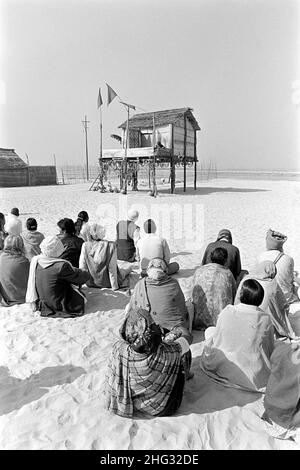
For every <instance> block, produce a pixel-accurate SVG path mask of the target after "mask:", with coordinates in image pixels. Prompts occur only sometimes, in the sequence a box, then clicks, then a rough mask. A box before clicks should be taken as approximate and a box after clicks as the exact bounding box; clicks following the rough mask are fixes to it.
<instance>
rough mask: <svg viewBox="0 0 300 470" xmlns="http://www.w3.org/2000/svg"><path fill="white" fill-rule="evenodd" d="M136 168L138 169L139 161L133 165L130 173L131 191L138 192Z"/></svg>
mask: <svg viewBox="0 0 300 470" xmlns="http://www.w3.org/2000/svg"><path fill="white" fill-rule="evenodd" d="M138 168H139V160H138V159H137V162H136V163H134V168H133V172H132V191H138Z"/></svg>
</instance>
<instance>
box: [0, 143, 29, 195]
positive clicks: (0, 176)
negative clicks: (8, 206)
mask: <svg viewBox="0 0 300 470" xmlns="http://www.w3.org/2000/svg"><path fill="white" fill-rule="evenodd" d="M28 175H29V165H27V164H26V163H25V162H23V160H22V159H21V158H20V157H19V156H18V155H17V154H16V152H15V150H14V149H3V148H0V187H9V186H27V185H28Z"/></svg>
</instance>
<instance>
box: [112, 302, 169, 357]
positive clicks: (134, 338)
mask: <svg viewBox="0 0 300 470" xmlns="http://www.w3.org/2000/svg"><path fill="white" fill-rule="evenodd" d="M120 333H121V336H122V338H123V339H125V341H126V342H127V343H128V344H129V345H130V347H131V348H132V349H133V350H134V351H136V352H139V353H143V354H152V353H153V352H155V351H156V350H157V348H158V346H159V344H160V343H161V341H162V331H161V329H160V327H159V326H158V325H156V324H155V322H154V320H153V318H152V317H151V315H150V313H149V312H148V311H147V310H144V309H142V308H136V309H130V310H129V312H128V314H127V317H126V319H125V321H124V323H123V325H122V327H121V330H120Z"/></svg>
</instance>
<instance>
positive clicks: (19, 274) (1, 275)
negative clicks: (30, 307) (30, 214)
mask: <svg viewBox="0 0 300 470" xmlns="http://www.w3.org/2000/svg"><path fill="white" fill-rule="evenodd" d="M28 275H29V261H28V259H27V258H26V257H25V254H24V243H23V240H22V238H21V237H20V235H8V236H7V237H6V238H5V240H4V249H3V251H2V252H1V255H0V298H1V296H2V305H5V306H11V305H15V304H23V303H24V302H25V295H26V288H27V281H28Z"/></svg>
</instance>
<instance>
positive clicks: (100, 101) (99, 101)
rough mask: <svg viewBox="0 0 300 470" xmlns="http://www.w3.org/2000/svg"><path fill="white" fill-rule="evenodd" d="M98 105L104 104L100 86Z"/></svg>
mask: <svg viewBox="0 0 300 470" xmlns="http://www.w3.org/2000/svg"><path fill="white" fill-rule="evenodd" d="M97 105H98V109H99V108H100V106H102V105H103V101H102V96H101V91H100V88H99V95H98V101H97Z"/></svg>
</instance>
